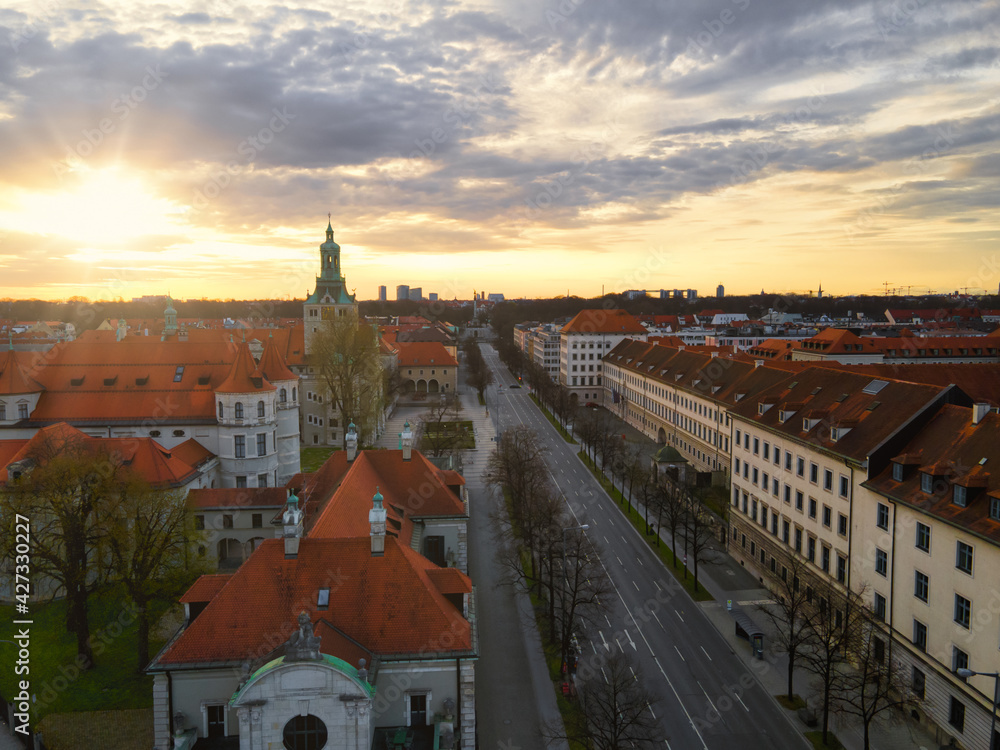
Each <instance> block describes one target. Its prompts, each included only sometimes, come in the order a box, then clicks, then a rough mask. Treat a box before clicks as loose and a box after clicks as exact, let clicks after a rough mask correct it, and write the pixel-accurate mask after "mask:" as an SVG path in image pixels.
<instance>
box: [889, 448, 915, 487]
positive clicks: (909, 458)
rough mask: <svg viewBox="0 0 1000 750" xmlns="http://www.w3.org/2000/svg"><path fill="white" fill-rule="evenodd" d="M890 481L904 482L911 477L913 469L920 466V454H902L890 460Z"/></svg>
mask: <svg viewBox="0 0 1000 750" xmlns="http://www.w3.org/2000/svg"><path fill="white" fill-rule="evenodd" d="M891 461H892V481H894V482H905V481H906V480H907V479H909V478H910V477H911V476H912V475H913V468H914V467H915V466H920V462H921V454H920V453H903V454H900V455H898V456H896V457H895V458H893V459H892V460H891Z"/></svg>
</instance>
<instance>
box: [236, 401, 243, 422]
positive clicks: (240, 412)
mask: <svg viewBox="0 0 1000 750" xmlns="http://www.w3.org/2000/svg"><path fill="white" fill-rule="evenodd" d="M235 408H236V418H237V419H243V402H242V401H237V402H236V407H235Z"/></svg>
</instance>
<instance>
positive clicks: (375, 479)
mask: <svg viewBox="0 0 1000 750" xmlns="http://www.w3.org/2000/svg"><path fill="white" fill-rule="evenodd" d="M327 463H329V464H332V467H331V471H330V472H329V473H328V476H327V480H328V481H330V480H332V481H336V482H337V486H336V487H335V488H334V487H332V486H329V485H328V486H327V489H328V490H332V493H331V495H330V496H329V499H328V500H324V499H323V497H322V494H321V493H320V492H317V489H319V487H317V486H314V487H310V488H307V489H306V490H304V492H303V494H304V495H306V502H307V506H309V505H311V506H313V507H316V506H317V505H322V506H323V507H322V510H321V511H320V514H319V516H318V517H317V518H316V520H315V522H314V523H313V524H312V526H311V528H310V529H309V536H310V537H345V536H367V535H368V534H369V533H370V527H369V525H368V511H369V510H371V507H372V496H373V495H374V494H375V491H376V487H377V488H378V491H379V492H381V493H382V497H383V498H384V502H383V505H384V507H385V509H386V512H387V526H386V530H387V533H388V534H390V535H392V536H398V537H399V539H400V540H401V541H402V542H403V543H404V544H408V543H409V541H410V537H411V535H412V533H413V519H414V518H421V517H425V516H464V515H466V510H465V504H464V503H463V502H462V501H461V500H460V499H459V498H458V497H457V496H456V495H455V493H454V492H452V491H451V490H450V489H448V484H449V482H448V481H446V478H445V477H444V475H443V474H442V472H441V470H440V469H438V468H437V467H436V466H434V464H432V463H431V462H430V461H428V460H427V458H426V457H424V455H423V454H422V453H420V452H419V451H413V453H412V458H411V460H409V461H404V460H403V452H402V451H400V450H379V451H359V452H358V455H357V458H355V459H354V461H353V462H352V463H351V464H350V466H349V467H348V465H347V457H346V454H345V453H344V452H343V451H335V452H334V453H333V454H331V456H330V458H329V459H327V462H326V463H325V464H324V465H323V467H322V468H321V469H320V471H319V472H317V474H318V475H323V474H324V469H325V468H326V464H327ZM414 488H420V490H419V492H418V491H417V490H415V489H414ZM307 522H308V511H307Z"/></svg>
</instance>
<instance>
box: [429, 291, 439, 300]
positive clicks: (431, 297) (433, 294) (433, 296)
mask: <svg viewBox="0 0 1000 750" xmlns="http://www.w3.org/2000/svg"><path fill="white" fill-rule="evenodd" d="M427 301H428V302H437V301H438V295H437V292H429V293H428V295H427Z"/></svg>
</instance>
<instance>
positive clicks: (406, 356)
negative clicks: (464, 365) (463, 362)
mask: <svg viewBox="0 0 1000 750" xmlns="http://www.w3.org/2000/svg"><path fill="white" fill-rule="evenodd" d="M396 353H397V357H398V359H399V366H400V367H403V366H405V365H421V366H424V367H429V366H431V365H435V366H441V367H458V360H456V359H455V358H454V357H453V356H451V355H450V354H449V353H448V350H447V349H445V348H444V345H443V344H441V343H440V342H439V341H412V342H404V341H398V340H397V341H396Z"/></svg>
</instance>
